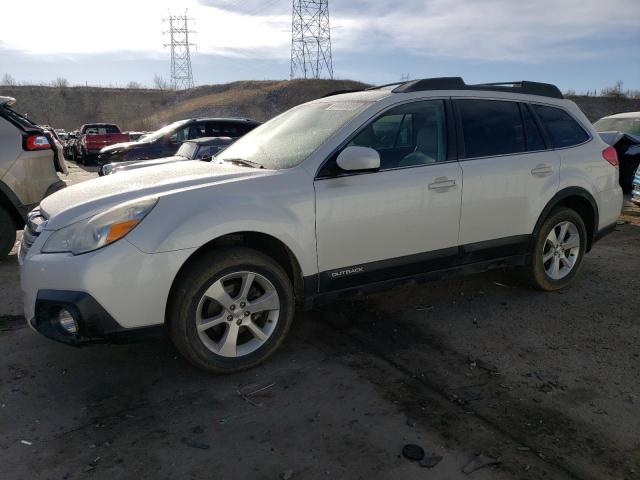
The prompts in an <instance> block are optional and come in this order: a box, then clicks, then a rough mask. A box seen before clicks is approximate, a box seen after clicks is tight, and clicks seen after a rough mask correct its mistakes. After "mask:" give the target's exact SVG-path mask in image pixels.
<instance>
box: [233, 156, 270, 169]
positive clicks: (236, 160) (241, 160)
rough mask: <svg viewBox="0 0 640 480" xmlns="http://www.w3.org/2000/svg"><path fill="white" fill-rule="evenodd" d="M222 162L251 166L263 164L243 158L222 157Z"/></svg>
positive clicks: (262, 166)
mask: <svg viewBox="0 0 640 480" xmlns="http://www.w3.org/2000/svg"><path fill="white" fill-rule="evenodd" d="M223 161H224V162H229V163H235V164H236V165H244V166H245V167H251V168H264V165H262V164H260V163H258V162H252V161H251V160H245V159H244V158H224V159H223Z"/></svg>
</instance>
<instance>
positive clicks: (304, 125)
mask: <svg viewBox="0 0 640 480" xmlns="http://www.w3.org/2000/svg"><path fill="white" fill-rule="evenodd" d="M367 105H369V104H368V103H364V102H345V101H343V102H332V101H330V100H327V101H326V102H318V103H309V104H306V105H300V106H298V107H295V108H292V109H291V110H288V111H286V112H284V113H283V114H281V115H279V116H277V117H276V118H274V119H272V120H270V121H268V122H267V123H265V124H263V125H261V126H259V127H258V128H256V129H255V130H252V131H251V132H249V133H247V134H246V135H245V136H244V137H242V138H240V140H238V141H237V142H235V143H234V144H232V145H231V146H230V147H228V148H227V149H226V150H224V151H223V152H222V153H220V154H219V155H218V156H217V157H216V158H217V159H218V160H229V161H231V160H238V159H241V160H245V161H248V162H251V163H254V164H257V165H261V166H262V167H264V168H268V169H275V170H279V169H282V168H291V167H294V166H296V165H299V164H300V163H301V162H302V161H303V160H305V159H306V158H307V157H308V156H309V155H311V153H313V152H314V151H315V150H316V149H317V148H318V147H319V146H320V145H322V144H323V143H324V142H325V141H326V140H327V139H328V138H329V137H331V136H332V135H333V134H334V133H335V132H336V131H338V129H339V128H340V127H342V126H343V125H344V124H345V123H347V122H348V121H349V120H351V119H352V118H353V117H355V116H356V115H357V114H358V113H360V112H361V111H362V110H363V109H364V108H365V107H366V106H367Z"/></svg>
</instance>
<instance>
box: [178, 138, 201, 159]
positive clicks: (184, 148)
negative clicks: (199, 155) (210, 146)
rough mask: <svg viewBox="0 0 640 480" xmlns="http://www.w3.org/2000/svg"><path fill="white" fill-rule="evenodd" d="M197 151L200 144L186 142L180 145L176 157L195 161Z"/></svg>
mask: <svg viewBox="0 0 640 480" xmlns="http://www.w3.org/2000/svg"><path fill="white" fill-rule="evenodd" d="M196 150H198V144H197V143H195V142H184V143H183V144H182V145H180V148H179V149H178V151H177V152H176V155H177V156H179V157H184V158H188V159H189V160H193V159H195V158H196Z"/></svg>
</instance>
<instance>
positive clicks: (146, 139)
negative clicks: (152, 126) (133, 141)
mask: <svg viewBox="0 0 640 480" xmlns="http://www.w3.org/2000/svg"><path fill="white" fill-rule="evenodd" d="M188 121H189V120H179V121H177V122H173V123H171V124H169V125H167V126H166V127H162V128H161V129H160V130H156V131H155V132H153V133H150V134H149V135H148V136H146V137H144V140H142V142H143V143H148V142H155V141H156V140H158V139H160V138H162V137H164V136H165V135H167V134H169V133H171V132H172V131H173V130H175V129H176V128H178V127H179V126H180V125H184V124H185V123H187V122H188Z"/></svg>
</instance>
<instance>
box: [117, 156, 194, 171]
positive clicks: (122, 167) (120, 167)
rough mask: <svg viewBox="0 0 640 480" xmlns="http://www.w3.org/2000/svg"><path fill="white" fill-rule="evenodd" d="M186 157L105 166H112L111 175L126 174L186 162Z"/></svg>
mask: <svg viewBox="0 0 640 480" xmlns="http://www.w3.org/2000/svg"><path fill="white" fill-rule="evenodd" d="M188 160H189V159H188V158H186V157H182V156H180V155H174V156H173V157H163V158H156V159H154V160H129V161H128V162H117V163H108V164H107V165H113V171H112V172H111V173H120V172H126V171H128V170H136V169H138V168H145V167H153V166H156V165H164V164H166V163H173V162H183V161H188Z"/></svg>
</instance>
